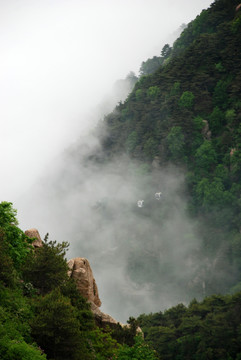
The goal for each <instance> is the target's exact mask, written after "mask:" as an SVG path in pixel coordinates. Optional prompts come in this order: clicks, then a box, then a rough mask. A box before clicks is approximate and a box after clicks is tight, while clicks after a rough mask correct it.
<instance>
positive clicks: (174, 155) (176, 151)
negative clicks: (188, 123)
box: [167, 126, 185, 160]
mask: <svg viewBox="0 0 241 360" xmlns="http://www.w3.org/2000/svg"><path fill="white" fill-rule="evenodd" d="M167 143H168V148H169V151H170V153H171V159H173V160H177V159H181V158H182V157H183V155H184V145H185V142H184V135H183V133H182V128H181V127H180V126H173V127H172V128H171V130H170V132H169V134H168V135H167Z"/></svg>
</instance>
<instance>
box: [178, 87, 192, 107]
mask: <svg viewBox="0 0 241 360" xmlns="http://www.w3.org/2000/svg"><path fill="white" fill-rule="evenodd" d="M194 98H195V96H194V95H193V93H192V92H191V91H184V92H183V93H182V96H181V97H180V100H179V106H180V107H181V108H186V109H192V107H193V102H194Z"/></svg>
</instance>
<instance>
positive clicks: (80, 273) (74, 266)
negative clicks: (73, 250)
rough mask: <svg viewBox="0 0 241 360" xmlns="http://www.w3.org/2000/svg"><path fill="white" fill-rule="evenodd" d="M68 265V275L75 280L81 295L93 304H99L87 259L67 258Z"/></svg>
mask: <svg viewBox="0 0 241 360" xmlns="http://www.w3.org/2000/svg"><path fill="white" fill-rule="evenodd" d="M68 266H69V271H68V275H69V276H70V277H71V278H73V279H75V280H76V284H77V288H78V290H79V292H80V293H81V295H82V296H84V297H85V298H86V299H87V300H88V301H89V302H90V303H93V304H94V305H95V306H97V307H99V306H101V301H100V298H99V293H98V288H97V285H96V282H95V279H94V277H93V273H92V270H91V267H90V264H89V261H88V260H87V259H85V258H80V257H78V258H74V259H71V260H69V261H68Z"/></svg>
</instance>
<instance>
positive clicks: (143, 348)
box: [114, 336, 157, 360]
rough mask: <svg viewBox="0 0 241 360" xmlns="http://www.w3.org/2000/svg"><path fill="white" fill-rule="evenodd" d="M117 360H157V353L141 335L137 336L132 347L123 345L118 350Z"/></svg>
mask: <svg viewBox="0 0 241 360" xmlns="http://www.w3.org/2000/svg"><path fill="white" fill-rule="evenodd" d="M114 359H116V360H128V359H133V360H157V355H156V353H155V351H154V350H152V349H151V348H150V347H149V345H147V344H146V343H145V342H144V340H143V338H142V337H141V336H136V337H135V344H134V345H133V346H132V347H129V346H128V345H123V346H121V347H120V348H119V350H118V351H117V355H116V356H115V358H114Z"/></svg>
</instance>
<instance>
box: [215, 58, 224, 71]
mask: <svg viewBox="0 0 241 360" xmlns="http://www.w3.org/2000/svg"><path fill="white" fill-rule="evenodd" d="M215 69H216V70H218V71H219V72H220V73H223V72H225V68H224V67H223V65H222V63H221V61H220V62H219V63H217V64H215Z"/></svg>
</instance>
